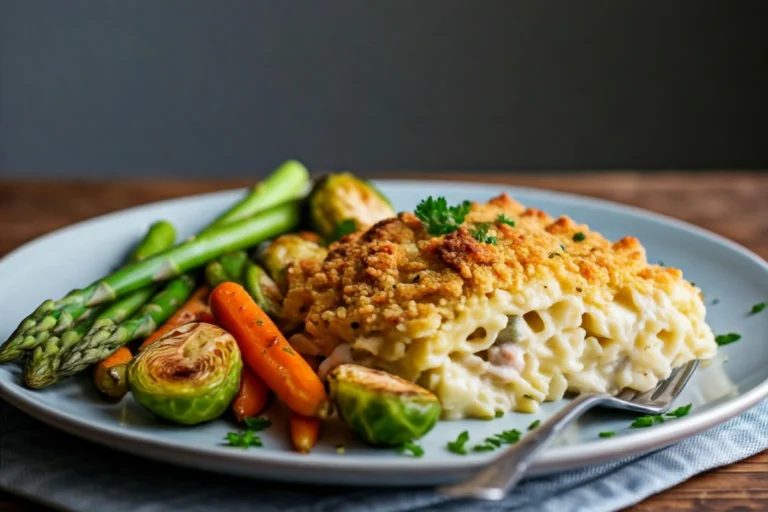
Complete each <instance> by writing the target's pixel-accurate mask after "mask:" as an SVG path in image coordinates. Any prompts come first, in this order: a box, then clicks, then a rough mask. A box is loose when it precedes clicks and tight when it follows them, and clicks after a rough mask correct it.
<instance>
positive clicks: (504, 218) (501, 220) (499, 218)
mask: <svg viewBox="0 0 768 512" xmlns="http://www.w3.org/2000/svg"><path fill="white" fill-rule="evenodd" d="M496 222H498V223H499V224H506V225H507V226H512V227H515V221H514V220H512V219H510V218H509V217H507V216H506V215H504V214H503V213H500V214H498V215H497V216H496Z"/></svg>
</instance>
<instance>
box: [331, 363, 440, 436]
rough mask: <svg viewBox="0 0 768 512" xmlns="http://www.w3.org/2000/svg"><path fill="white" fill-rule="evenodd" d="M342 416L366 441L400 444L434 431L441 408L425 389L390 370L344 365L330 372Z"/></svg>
mask: <svg viewBox="0 0 768 512" xmlns="http://www.w3.org/2000/svg"><path fill="white" fill-rule="evenodd" d="M328 384H329V386H330V390H331V398H332V400H333V401H334V403H335V404H336V408H337V410H338V412H339V416H341V418H342V419H343V420H344V422H345V423H346V424H347V425H349V426H350V427H351V428H352V430H354V431H355V433H356V434H357V435H358V436H359V437H360V438H361V439H362V440H363V441H365V442H367V443H369V444H372V445H375V446H399V445H402V444H403V443H407V442H409V441H414V440H416V439H418V438H420V437H422V436H423V435H424V434H426V433H427V432H429V431H430V430H432V427H434V426H435V424H436V423H437V421H438V419H439V418H440V414H441V412H442V407H441V406H440V401H439V400H438V399H437V397H436V396H435V395H434V394H432V393H431V392H429V391H427V390H426V389H424V388H422V387H420V386H417V385H416V384H414V383H412V382H409V381H407V380H405V379H402V378H400V377H397V376H395V375H391V374H389V373H386V372H383V371H380V370H374V369H373V368H367V367H365V366H360V365H356V364H342V365H339V366H337V367H336V368H334V369H333V370H332V371H331V372H330V373H329V374H328Z"/></svg>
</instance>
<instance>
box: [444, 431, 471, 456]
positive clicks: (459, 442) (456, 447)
mask: <svg viewBox="0 0 768 512" xmlns="http://www.w3.org/2000/svg"><path fill="white" fill-rule="evenodd" d="M467 441H469V432H468V431H466V430H465V431H464V432H462V433H461V434H459V437H457V438H456V440H455V441H449V442H448V445H447V448H448V451H449V452H453V453H456V454H458V455H466V454H467V448H466V446H465V445H466V444H467Z"/></svg>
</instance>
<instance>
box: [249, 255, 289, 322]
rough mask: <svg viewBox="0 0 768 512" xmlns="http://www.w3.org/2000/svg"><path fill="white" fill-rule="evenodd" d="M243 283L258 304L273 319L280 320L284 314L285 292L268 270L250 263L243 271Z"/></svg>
mask: <svg viewBox="0 0 768 512" xmlns="http://www.w3.org/2000/svg"><path fill="white" fill-rule="evenodd" d="M243 285H244V287H245V289H246V291H247V292H248V293H249V294H250V296H251V297H253V300H255V301H256V304H258V306H259V307H260V308H261V309H263V310H264V312H265V313H266V314H268V315H269V316H270V318H272V319H273V320H278V319H279V318H280V316H281V314H282V309H283V308H282V303H283V294H282V293H280V290H279V289H278V287H277V284H276V283H275V282H274V281H273V280H272V278H271V277H269V275H268V274H267V272H266V271H265V270H264V269H263V268H261V267H260V266H258V265H256V264H255V263H249V264H248V265H246V267H245V272H243Z"/></svg>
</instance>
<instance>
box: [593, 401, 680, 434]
mask: <svg viewBox="0 0 768 512" xmlns="http://www.w3.org/2000/svg"><path fill="white" fill-rule="evenodd" d="M692 406H693V404H688V405H683V406H682V407H678V408H677V409H675V410H674V411H670V412H668V413H666V414H664V415H661V414H650V415H648V416H640V417H639V418H637V419H636V420H635V421H633V422H632V424H631V425H630V426H629V428H646V427H652V426H653V425H654V424H656V423H664V416H667V417H668V418H682V417H683V416H687V415H688V413H689V412H691V407H692ZM611 435H613V434H612V433H611ZM600 437H610V436H607V435H606V436H604V435H603V433H602V432H601V433H600Z"/></svg>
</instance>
